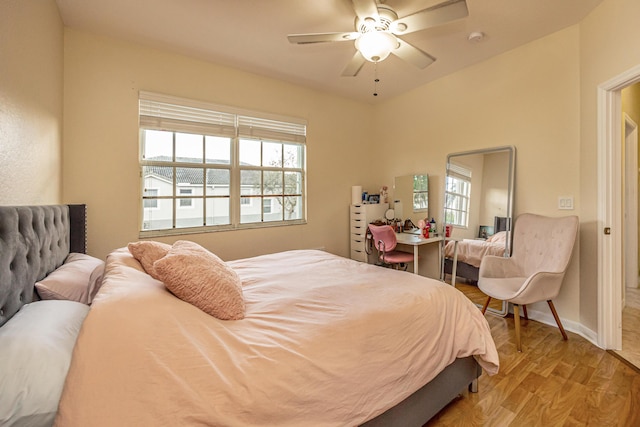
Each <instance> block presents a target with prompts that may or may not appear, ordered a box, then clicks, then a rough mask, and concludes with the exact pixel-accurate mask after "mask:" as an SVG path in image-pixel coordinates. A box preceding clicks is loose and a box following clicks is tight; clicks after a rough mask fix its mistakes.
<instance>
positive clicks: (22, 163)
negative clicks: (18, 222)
mask: <svg viewBox="0 0 640 427" xmlns="http://www.w3.org/2000/svg"><path fill="white" fill-rule="evenodd" d="M62 51H63V26H62V20H61V19H60V15H59V13H58V8H57V6H56V3H55V1H54V0H2V1H1V2H0V182H1V183H2V184H1V186H0V204H3V205H28V204H55V203H60V195H61V189H62V184H61V182H62V181H61V167H62V164H61V150H62V69H63V55H62Z"/></svg>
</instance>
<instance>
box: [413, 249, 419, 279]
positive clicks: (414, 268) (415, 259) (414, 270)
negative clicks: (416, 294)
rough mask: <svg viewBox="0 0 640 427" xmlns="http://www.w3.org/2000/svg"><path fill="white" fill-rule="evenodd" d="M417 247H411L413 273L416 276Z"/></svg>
mask: <svg viewBox="0 0 640 427" xmlns="http://www.w3.org/2000/svg"><path fill="white" fill-rule="evenodd" d="M418 258H419V257H418V245H414V246H413V273H414V274H418V271H419V270H418Z"/></svg>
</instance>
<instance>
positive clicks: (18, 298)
mask: <svg viewBox="0 0 640 427" xmlns="http://www.w3.org/2000/svg"><path fill="white" fill-rule="evenodd" d="M70 252H81V253H85V252H86V206H85V205H49V206H0V326H1V325H2V324H4V323H5V322H6V321H7V320H9V319H10V318H11V316H13V315H14V314H15V313H16V312H17V311H18V310H19V309H20V307H22V305H24V304H26V303H29V302H31V301H32V300H33V299H34V285H35V283H36V282H37V281H38V280H42V279H43V278H44V277H45V276H46V275H47V274H49V273H51V272H52V271H53V270H55V269H56V268H58V267H59V266H60V265H62V263H63V262H64V260H65V258H66V257H67V255H68V254H69V253H70Z"/></svg>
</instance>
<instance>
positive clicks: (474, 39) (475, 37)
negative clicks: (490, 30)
mask: <svg viewBox="0 0 640 427" xmlns="http://www.w3.org/2000/svg"><path fill="white" fill-rule="evenodd" d="M482 39H484V33H482V32H480V31H474V32H472V33H471V34H469V36H468V37H467V40H469V41H470V42H471V43H478V42H481V41H482Z"/></svg>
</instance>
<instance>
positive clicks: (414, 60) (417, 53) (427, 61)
mask: <svg viewBox="0 0 640 427" xmlns="http://www.w3.org/2000/svg"><path fill="white" fill-rule="evenodd" d="M398 43H399V46H398V48H397V49H395V50H392V51H391V53H393V54H394V55H395V56H397V57H398V58H400V59H404V60H405V61H407V62H408V63H410V64H413V65H415V66H416V67H418V68H427V67H428V66H429V65H431V64H433V63H434V62H435V60H436V58H434V57H433V56H431V55H429V54H428V53H426V52H423V51H421V50H420V49H418V48H417V47H415V46H412V45H410V44H409V43H407V42H405V41H404V40H400V39H398Z"/></svg>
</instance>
